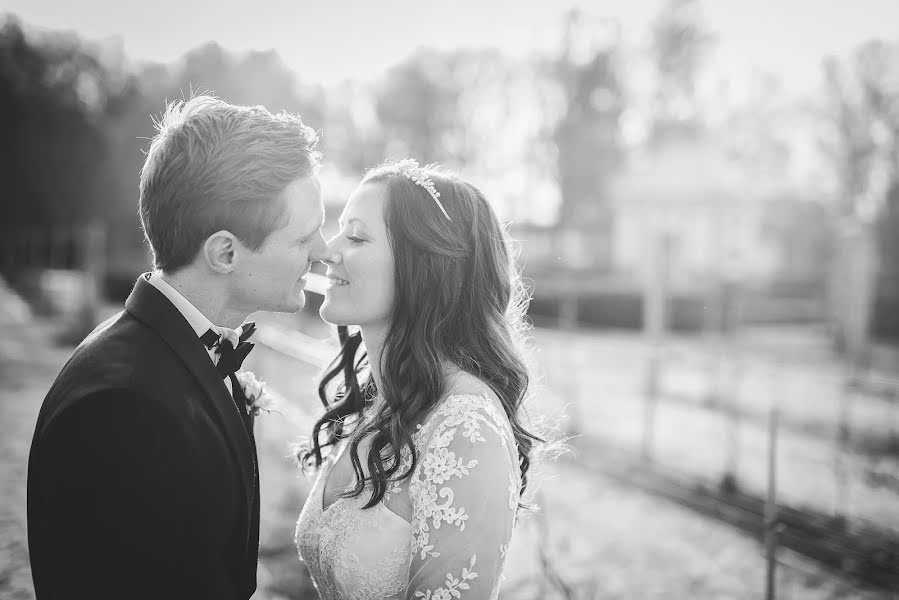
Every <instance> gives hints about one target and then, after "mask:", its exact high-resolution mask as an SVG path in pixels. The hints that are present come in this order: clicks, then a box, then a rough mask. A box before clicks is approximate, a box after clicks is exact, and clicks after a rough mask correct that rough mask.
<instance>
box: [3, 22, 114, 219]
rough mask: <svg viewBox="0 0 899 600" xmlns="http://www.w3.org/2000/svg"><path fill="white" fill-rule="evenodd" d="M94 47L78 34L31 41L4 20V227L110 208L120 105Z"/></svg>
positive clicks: (85, 216)
mask: <svg viewBox="0 0 899 600" xmlns="http://www.w3.org/2000/svg"><path fill="white" fill-rule="evenodd" d="M120 92H121V90H119V89H117V88H116V87H115V86H114V85H112V81H111V78H110V77H109V76H108V73H107V72H106V70H105V68H104V66H103V65H102V64H101V63H100V61H99V60H98V59H97V57H96V56H95V54H94V52H93V51H92V50H91V49H90V48H88V47H87V46H85V45H84V44H83V43H82V42H81V41H79V40H78V39H77V38H76V37H74V36H72V35H62V34H49V35H47V36H45V37H43V38H41V39H29V38H28V37H26V35H25V34H24V32H23V30H22V27H21V25H20V24H19V22H18V21H17V20H15V19H14V18H10V17H8V18H6V19H5V20H4V21H3V23H2V25H0V132H2V135H0V189H2V190H3V194H2V204H0V210H2V211H3V215H4V218H3V222H2V225H0V227H2V228H3V229H16V228H21V227H23V226H36V225H42V224H47V223H51V224H59V223H73V222H85V221H88V220H90V219H91V218H92V217H96V216H98V215H100V214H102V212H103V208H102V207H103V200H104V197H103V194H102V190H101V188H100V185H99V184H100V180H101V178H100V171H101V169H102V165H103V161H104V160H105V157H106V155H107V152H108V150H109V148H108V146H107V144H106V143H105V140H104V136H103V120H104V118H105V115H106V114H107V112H108V111H110V110H118V108H119V94H120Z"/></svg>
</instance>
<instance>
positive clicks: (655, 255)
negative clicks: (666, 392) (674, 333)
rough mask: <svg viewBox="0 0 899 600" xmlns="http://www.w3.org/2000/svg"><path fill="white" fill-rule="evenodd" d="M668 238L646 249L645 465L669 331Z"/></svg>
mask: <svg viewBox="0 0 899 600" xmlns="http://www.w3.org/2000/svg"><path fill="white" fill-rule="evenodd" d="M671 246H672V243H671V237H670V235H668V234H667V233H661V234H657V235H655V236H653V238H652V241H651V243H650V250H649V268H648V269H647V275H646V280H645V282H644V296H643V332H644V334H645V336H646V341H647V344H648V346H649V361H648V362H647V365H646V380H645V387H644V398H645V400H644V404H643V441H642V445H641V455H642V457H643V460H644V462H646V463H651V462H652V454H653V442H654V434H655V419H656V409H657V407H658V401H659V394H660V392H661V390H660V379H661V376H662V373H661V371H662V353H663V351H664V341H665V334H666V332H667V330H668V294H669V290H668V287H669V273H668V271H669V262H668V258H669V252H670V249H671Z"/></svg>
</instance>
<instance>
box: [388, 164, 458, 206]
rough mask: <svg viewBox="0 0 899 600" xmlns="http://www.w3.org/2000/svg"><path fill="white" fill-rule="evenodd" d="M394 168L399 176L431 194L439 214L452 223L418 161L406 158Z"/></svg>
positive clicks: (438, 194) (435, 189)
mask: <svg viewBox="0 0 899 600" xmlns="http://www.w3.org/2000/svg"><path fill="white" fill-rule="evenodd" d="M395 168H396V170H397V171H398V172H399V173H400V174H401V175H403V176H404V177H406V178H407V179H409V180H410V181H411V182H412V183H414V184H415V185H419V186H421V187H423V188H424V189H426V190H428V193H429V194H431V198H433V199H434V202H436V203H437V206H438V207H439V208H440V212H442V213H443V216H444V217H446V219H447V220H448V221H452V219H450V216H449V213H447V212H446V209H445V208H443V204H441V203H440V192H438V191H437V188H436V187H434V182H433V181H432V180H431V178H430V177H428V175H427V173H426V172H425V170H424V169H422V168H421V167H419V166H418V161H416V160H415V159H413V158H407V159H406V160H401V161H400V162H398V163H397V164H396V167H395Z"/></svg>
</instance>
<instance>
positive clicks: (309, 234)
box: [297, 217, 325, 240]
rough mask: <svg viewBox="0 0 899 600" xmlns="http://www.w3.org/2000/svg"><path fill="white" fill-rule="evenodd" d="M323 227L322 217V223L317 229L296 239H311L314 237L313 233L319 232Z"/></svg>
mask: <svg viewBox="0 0 899 600" xmlns="http://www.w3.org/2000/svg"><path fill="white" fill-rule="evenodd" d="M324 226H325V217H322V222H321V223H319V225H318V227H316V228H315V229H313V230H312V231H310V232H309V233H307V234H305V235H302V236H300V237H299V238H297V239H298V240H306V239H309V238H310V237H312V236H313V235H315V232H317V231H321V228H322V227H324Z"/></svg>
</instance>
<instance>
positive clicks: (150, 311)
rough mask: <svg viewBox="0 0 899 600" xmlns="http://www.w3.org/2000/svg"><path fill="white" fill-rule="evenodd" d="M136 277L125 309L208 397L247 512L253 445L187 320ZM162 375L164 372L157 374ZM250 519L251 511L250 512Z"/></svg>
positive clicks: (144, 279) (253, 467)
mask: <svg viewBox="0 0 899 600" xmlns="http://www.w3.org/2000/svg"><path fill="white" fill-rule="evenodd" d="M148 275H149V274H144V275H142V276H141V277H140V278H138V280H137V283H136V284H135V285H134V290H132V292H131V295H130V296H129V297H128V300H127V301H126V302H125V310H126V311H128V312H129V313H130V314H131V315H133V316H134V317H135V318H136V319H138V320H139V321H141V322H143V323H144V324H145V325H147V326H148V327H150V328H151V329H153V330H154V331H155V332H156V333H158V334H159V335H160V336H161V337H162V339H163V340H165V342H166V343H167V344H168V345H169V347H171V349H172V351H173V352H174V353H175V354H176V355H178V357H179V358H180V359H181V360H182V361H183V362H184V364H185V365H186V366H187V368H188V370H190V372H191V373H192V374H193V376H194V377H195V378H196V380H197V381H198V382H199V384H200V385H201V386H202V388H203V390H204V391H205V392H206V396H207V398H208V399H209V401H210V402H209V405H210V406H211V407H212V410H213V412H214V413H215V415H216V417H217V418H218V420H219V422H220V424H221V426H222V427H223V428H224V430H225V433H226V434H227V435H225V439H227V440H228V444H229V445H230V447H231V451H232V452H233V454H234V457H235V459H236V460H237V463H238V464H239V465H240V475H241V479H242V480H243V483H244V489H245V490H246V500H247V509H248V512H249V511H252V506H253V497H254V494H255V490H254V488H255V487H256V484H255V479H256V464H255V463H256V461H255V448H254V444H253V441H252V439H251V433H250V432H248V430H247V428H246V425H245V423H244V416H243V415H242V414H241V413H240V411H239V409H238V408H237V405H236V404H235V402H234V399H233V398H232V397H231V394H229V393H228V388H227V387H225V384H224V382H223V381H222V378H221V376H220V375H219V374H218V371H217V370H216V368H215V365H213V364H212V361H211V360H209V354H207V352H206V348H205V346H204V345H203V343H202V342H201V341H200V339H199V338H198V337H197V336H196V334H195V333H194V330H193V329H192V328H191V327H190V324H189V323H188V322H187V320H186V319H185V318H184V316H183V315H182V314H181V312H180V311H179V310H178V309H177V308H175V306H174V305H173V304H172V303H171V302H169V300H168V299H167V298H166V297H165V296H164V295H163V294H162V293H161V292H160V291H159V290H157V289H156V288H155V287H153V285H152V284H151V283H150V282H149V281H148V280H147V277H148ZM160 375H164V374H160ZM250 517H251V518H250V521H252V515H250Z"/></svg>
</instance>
